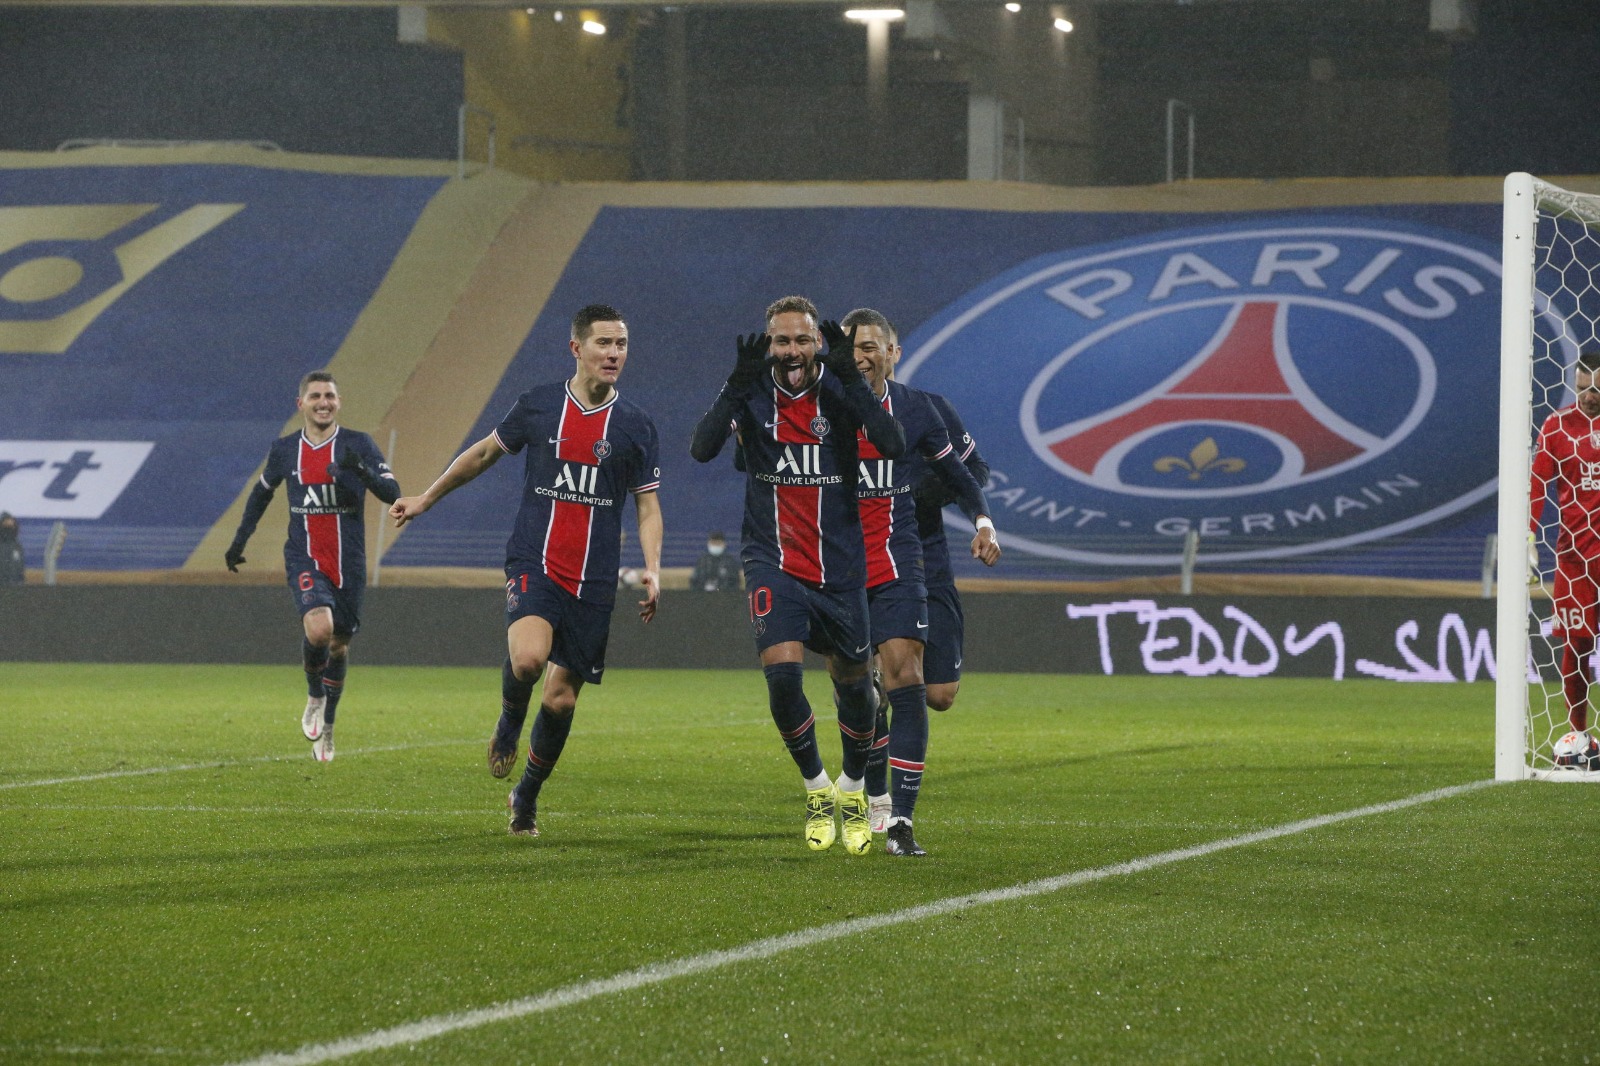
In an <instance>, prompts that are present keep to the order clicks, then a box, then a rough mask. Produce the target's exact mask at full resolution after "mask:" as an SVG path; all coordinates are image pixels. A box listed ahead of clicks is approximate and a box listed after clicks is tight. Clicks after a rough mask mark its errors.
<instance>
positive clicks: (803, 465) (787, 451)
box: [776, 444, 822, 477]
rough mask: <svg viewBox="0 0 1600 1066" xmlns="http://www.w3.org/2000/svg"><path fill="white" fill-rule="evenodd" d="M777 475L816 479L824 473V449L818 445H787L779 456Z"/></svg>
mask: <svg viewBox="0 0 1600 1066" xmlns="http://www.w3.org/2000/svg"><path fill="white" fill-rule="evenodd" d="M776 472H777V473H779V474H793V475H794V476H796V477H816V476H819V475H820V474H821V473H822V448H821V446H820V445H816V444H785V445H784V446H783V454H782V455H780V456H778V467H777V471H776Z"/></svg>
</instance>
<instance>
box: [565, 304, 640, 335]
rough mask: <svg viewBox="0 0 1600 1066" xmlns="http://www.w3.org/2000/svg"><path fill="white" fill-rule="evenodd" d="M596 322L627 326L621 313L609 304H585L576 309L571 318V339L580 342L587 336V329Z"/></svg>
mask: <svg viewBox="0 0 1600 1066" xmlns="http://www.w3.org/2000/svg"><path fill="white" fill-rule="evenodd" d="M596 322H622V323H623V324H624V325H626V324H627V323H626V322H625V321H624V319H623V317H622V312H621V311H618V310H617V309H616V308H615V307H612V306H611V305H610V304H586V305H585V306H583V307H581V308H579V309H578V313H577V314H575V315H573V316H572V339H573V340H575V341H581V340H583V339H584V338H585V337H587V336H589V329H590V327H591V326H593V325H594V324H595V323H596Z"/></svg>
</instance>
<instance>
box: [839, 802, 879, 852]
mask: <svg viewBox="0 0 1600 1066" xmlns="http://www.w3.org/2000/svg"><path fill="white" fill-rule="evenodd" d="M836 787H837V786H836ZM836 796H837V801H838V804H839V820H840V821H842V822H843V823H844V850H845V853H846V854H848V855H865V854H866V853H867V852H868V851H870V850H871V849H872V815H871V809H870V806H869V805H868V803H867V791H866V789H864V788H858V789H856V790H855V791H854V792H836Z"/></svg>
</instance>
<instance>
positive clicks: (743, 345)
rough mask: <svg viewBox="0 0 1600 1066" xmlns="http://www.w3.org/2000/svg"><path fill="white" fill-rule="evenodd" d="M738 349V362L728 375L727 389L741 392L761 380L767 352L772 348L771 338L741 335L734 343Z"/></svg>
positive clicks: (757, 335) (758, 335) (760, 334)
mask: <svg viewBox="0 0 1600 1066" xmlns="http://www.w3.org/2000/svg"><path fill="white" fill-rule="evenodd" d="M735 343H736V344H737V345H738V349H739V358H738V361H737V362H735V363H734V364H733V373H731V374H729V375H728V388H730V389H732V390H734V391H736V392H742V391H744V390H745V389H747V388H749V387H750V386H751V385H754V384H755V383H756V382H758V381H760V380H761V375H762V374H764V373H766V370H767V351H768V349H770V348H771V347H772V338H771V337H769V336H767V334H765V333H752V334H750V335H749V336H744V335H741V336H740V337H739V338H738V340H737V341H736V342H735Z"/></svg>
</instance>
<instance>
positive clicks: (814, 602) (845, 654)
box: [744, 566, 872, 663]
mask: <svg viewBox="0 0 1600 1066" xmlns="http://www.w3.org/2000/svg"><path fill="white" fill-rule="evenodd" d="M744 587H745V592H746V594H747V595H748V596H749V598H750V628H751V630H752V631H753V632H754V633H755V636H756V650H757V651H765V650H767V649H768V648H770V647H772V646H773V645H774V644H783V643H785V642H787V641H791V640H797V641H799V642H800V643H802V644H804V645H805V646H806V647H808V648H810V649H811V650H812V651H814V652H816V653H817V654H818V655H829V656H834V657H837V658H838V659H840V660H841V661H843V662H851V663H864V662H866V661H867V660H868V659H870V658H871V657H872V639H871V636H870V632H871V631H870V629H869V627H868V612H867V590H866V589H859V588H858V589H819V588H814V587H813V586H811V585H808V584H806V583H805V582H804V581H801V580H799V579H798V578H794V577H790V576H789V575H788V574H786V573H784V572H783V571H782V570H777V569H773V568H770V567H764V566H752V567H750V568H749V569H747V570H746V571H745V574H744Z"/></svg>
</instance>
